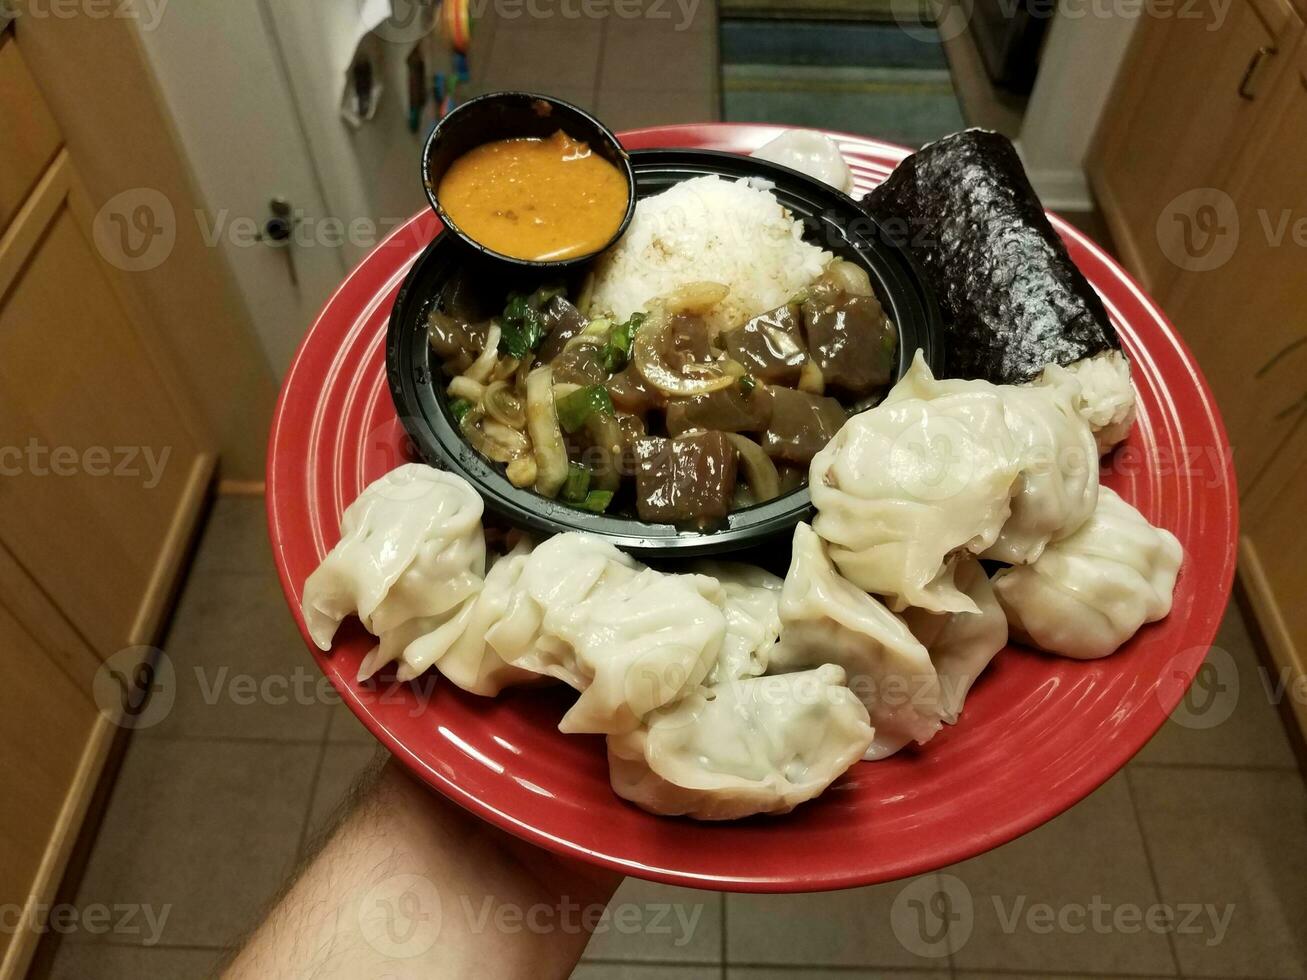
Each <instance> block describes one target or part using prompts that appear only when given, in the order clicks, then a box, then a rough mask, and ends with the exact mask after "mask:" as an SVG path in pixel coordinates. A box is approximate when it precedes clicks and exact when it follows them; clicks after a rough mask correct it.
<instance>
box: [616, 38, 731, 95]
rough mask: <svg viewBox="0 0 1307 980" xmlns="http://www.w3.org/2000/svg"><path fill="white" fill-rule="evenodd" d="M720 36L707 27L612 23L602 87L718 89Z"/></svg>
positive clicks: (642, 89)
mask: <svg viewBox="0 0 1307 980" xmlns="http://www.w3.org/2000/svg"><path fill="white" fill-rule="evenodd" d="M717 71H718V67H717V39H716V35H715V34H713V33H711V32H708V31H687V32H683V33H677V32H675V31H669V30H658V29H654V30H632V29H631V27H630V26H629V25H625V26H622V27H611V28H610V30H609V33H608V35H607V39H606V40H605V42H604V63H603V69H602V71H600V73H599V85H600V88H601V90H602V89H635V90H637V91H646V92H647V91H651V90H652V91H657V90H659V89H664V88H668V87H675V88H677V89H693V88H702V89H703V90H704V91H706V92H713V91H716V89H717Z"/></svg>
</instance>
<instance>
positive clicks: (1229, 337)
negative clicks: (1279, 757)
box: [1087, 0, 1307, 734]
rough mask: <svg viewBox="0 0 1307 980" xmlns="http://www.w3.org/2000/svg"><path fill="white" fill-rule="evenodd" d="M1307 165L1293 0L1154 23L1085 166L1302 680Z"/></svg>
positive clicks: (1283, 662)
mask: <svg viewBox="0 0 1307 980" xmlns="http://www.w3.org/2000/svg"><path fill="white" fill-rule="evenodd" d="M1206 16H1207V18H1208V19H1209V20H1210V19H1211V18H1212V16H1213V15H1212V14H1211V13H1208V14H1207V15H1206ZM1305 161H1307V41H1305V40H1304V25H1303V21H1302V18H1301V17H1300V16H1299V14H1298V13H1297V12H1296V11H1295V8H1294V7H1292V6H1291V5H1290V4H1289V2H1288V0H1248V2H1241V3H1237V4H1234V5H1232V6H1231V7H1230V9H1229V15H1228V19H1227V21H1226V23H1225V25H1224V26H1223V27H1222V28H1221V29H1220V30H1213V31H1207V30H1206V29H1205V27H1204V24H1203V20H1202V19H1201V18H1200V19H1197V20H1186V19H1184V18H1177V17H1171V18H1163V17H1145V18H1144V21H1143V23H1142V24H1141V26H1140V29H1139V34H1138V35H1137V37H1136V39H1135V42H1134V44H1133V46H1132V48H1131V52H1130V54H1129V56H1128V57H1127V59H1126V63H1125V65H1124V66H1123V68H1122V71H1121V75H1120V77H1119V79H1118V81H1117V84H1116V87H1115V89H1114V92H1113V97H1112V102H1111V104H1110V105H1109V107H1108V110H1107V114H1106V115H1105V117H1104V120H1103V123H1102V125H1101V126H1100V129H1099V132H1098V135H1097V137H1096V139H1095V144H1094V148H1093V150H1092V151H1091V153H1090V156H1089V158H1088V160H1087V165H1088V169H1089V176H1090V181H1091V183H1092V185H1093V187H1094V189H1095V192H1096V194H1097V195H1098V197H1099V204H1100V205H1101V207H1102V208H1103V211H1104V215H1105V217H1106V218H1107V221H1108V225H1109V226H1110V228H1111V230H1112V234H1113V237H1114V238H1115V240H1116V243H1117V245H1118V247H1119V250H1120V252H1121V256H1122V258H1123V260H1124V261H1125V262H1126V264H1127V265H1128V266H1130V267H1131V269H1132V271H1134V272H1135V273H1136V274H1137V275H1138V276H1139V277H1140V278H1141V279H1143V281H1144V282H1145V283H1146V285H1147V286H1148V287H1149V288H1150V290H1151V291H1152V293H1153V295H1154V297H1155V298H1156V299H1157V300H1158V301H1159V302H1160V303H1161V304H1162V306H1163V307H1164V308H1165V309H1166V311H1167V313H1168V314H1169V316H1170V318H1171V320H1172V322H1173V323H1174V324H1175V325H1176V328H1177V329H1178V330H1179V332H1180V333H1181V334H1182V335H1183V337H1184V338H1185V340H1186V341H1187V342H1188V343H1189V345H1190V347H1192V349H1193V351H1194V354H1195V356H1196V357H1197V359H1198V362H1199V364H1200V365H1201V367H1202V368H1203V372H1204V374H1205V375H1206V376H1207V380H1208V382H1209V383H1210V385H1211V387H1212V390H1213V392H1214V394H1215V395H1216V400H1217V403H1218V404H1219V406H1220V408H1221V414H1222V416H1223V417H1224V419H1225V423H1226V428H1227V430H1228V432H1229V437H1230V444H1231V447H1232V449H1233V451H1234V462H1235V468H1236V470H1237V472H1238V478H1239V489H1240V494H1241V503H1242V511H1243V525H1242V526H1243V535H1242V540H1241V547H1240V564H1239V569H1240V578H1241V581H1242V583H1243V585H1244V588H1245V590H1246V592H1247V593H1248V595H1249V599H1250V602H1251V604H1252V606H1253V608H1254V610H1255V612H1256V616H1257V620H1258V623H1259V625H1260V627H1261V630H1262V634H1263V635H1264V636H1265V637H1266V640H1267V644H1268V646H1269V647H1270V651H1271V653H1272V655H1273V657H1274V658H1275V660H1276V661H1277V662H1278V665H1279V666H1280V667H1284V668H1288V669H1289V671H1290V678H1291V682H1292V679H1293V678H1303V677H1304V670H1307V607H1305V606H1304V605H1303V596H1304V593H1305V592H1307V579H1304V577H1303V572H1302V565H1301V556H1302V554H1303V553H1304V550H1307V521H1304V519H1303V515H1304V514H1305V513H1307V421H1305V420H1307V182H1305V181H1304V176H1305V175H1307V163H1305ZM1299 683H1303V684H1307V680H1300V681H1299ZM1298 707H1299V709H1300V710H1299V715H1298V718H1299V722H1300V725H1301V727H1302V729H1303V732H1304V734H1307V707H1303V706H1302V705H1298Z"/></svg>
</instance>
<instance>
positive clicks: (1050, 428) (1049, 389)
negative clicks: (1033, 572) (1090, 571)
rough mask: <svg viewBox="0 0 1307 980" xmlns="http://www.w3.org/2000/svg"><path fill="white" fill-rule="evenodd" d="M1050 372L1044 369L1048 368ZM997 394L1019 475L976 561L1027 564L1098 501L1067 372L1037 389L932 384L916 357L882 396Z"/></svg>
mask: <svg viewBox="0 0 1307 980" xmlns="http://www.w3.org/2000/svg"><path fill="white" fill-rule="evenodd" d="M1050 370H1052V369H1050ZM963 392H979V393H991V394H994V395H997V396H998V397H999V398H1000V399H1002V402H1003V411H1004V420H1005V422H1006V423H1007V427H1008V430H1009V431H1010V432H1011V433H1012V438H1013V440H1014V442H1015V445H1016V451H1017V454H1018V457H1019V459H1020V471H1019V473H1018V476H1017V480H1016V483H1015V485H1014V486H1013V495H1012V512H1011V515H1010V516H1009V517H1008V519H1007V520H1006V521H1004V522H1003V527H1002V529H1001V530H1000V531H999V534H998V538H997V540H995V542H994V543H993V544H992V545H990V546H989V548H987V549H986V550H985V551H984V552H983V553H982V557H984V558H989V559H992V560H994V561H1002V562H1007V563H1008V564H1015V565H1024V564H1028V563H1029V562H1032V561H1034V560H1035V559H1036V558H1038V557H1039V555H1040V553H1041V552H1042V551H1043V550H1044V547H1045V546H1046V545H1047V544H1048V542H1049V541H1056V540H1059V539H1060V538H1064V537H1066V536H1067V535H1068V534H1070V533H1071V532H1073V531H1075V530H1076V528H1078V527H1080V525H1081V524H1083V523H1084V522H1085V521H1086V520H1088V519H1089V515H1090V514H1092V513H1093V512H1094V505H1095V504H1096V503H1097V502H1098V455H1099V454H1098V448H1097V446H1096V445H1095V443H1094V434H1093V431H1092V430H1091V429H1090V427H1089V423H1088V422H1086V421H1085V420H1084V419H1083V418H1082V417H1081V416H1080V414H1079V412H1078V411H1077V409H1076V405H1077V401H1078V399H1079V397H1080V385H1079V383H1078V382H1077V381H1076V380H1075V378H1074V377H1072V376H1071V375H1070V374H1068V373H1067V372H1065V371H1063V372H1062V373H1061V374H1057V373H1056V372H1054V373H1051V374H1049V375H1048V380H1047V381H1046V382H1045V383H1043V384H1040V385H994V384H990V383H989V382H988V381H962V380H957V379H953V378H946V379H940V380H936V379H935V378H934V377H933V376H932V375H931V372H930V368H929V367H927V366H926V362H925V360H924V359H923V358H922V356H921V353H920V352H918V353H917V357H916V358H915V359H914V361H913V364H912V368H911V370H909V371H908V373H907V374H906V375H905V376H904V377H903V379H902V380H901V381H900V382H899V384H897V385H895V387H894V390H893V391H891V392H890V394H889V395H888V396H887V397H886V399H885V401H886V403H892V402H895V401H901V400H903V399H906V398H922V399H927V400H929V399H933V398H939V397H940V396H942V395H946V394H949V393H954V394H957V393H963Z"/></svg>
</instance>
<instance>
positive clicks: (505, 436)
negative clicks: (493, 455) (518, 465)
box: [481, 418, 531, 462]
mask: <svg viewBox="0 0 1307 980" xmlns="http://www.w3.org/2000/svg"><path fill="white" fill-rule="evenodd" d="M481 428H482V430H483V431H484V432H485V434H486V437H487V438H488V439H490V440H491V441H492V442H495V443H497V444H498V445H499V446H500V447H502V448H503V450H504V451H505V452H507V453H508V454H509V455H510V458H512V459H519V458H521V457H523V456H526V455H528V454H529V453H530V452H531V440H529V439H528V438H527V437H526V433H525V432H521V431H519V430H517V429H514V428H512V427H511V426H507V425H504V424H503V423H502V422H496V421H495V420H494V419H491V418H487V419H484V420H483V421H482V422H481ZM504 462H507V461H506V460H505V461H504Z"/></svg>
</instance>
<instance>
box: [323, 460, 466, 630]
mask: <svg viewBox="0 0 1307 980" xmlns="http://www.w3.org/2000/svg"><path fill="white" fill-rule="evenodd" d="M481 513H482V503H481V497H480V496H479V495H478V494H477V492H476V491H475V490H473V489H472V487H471V485H470V484H469V483H468V482H467V481H466V480H464V479H463V478H462V477H459V476H455V475H454V474H452V473H446V472H444V471H442V470H437V469H434V468H432V467H430V466H424V465H422V464H420V463H409V464H407V465H404V466H401V467H399V468H398V469H396V470H394V471H392V472H390V473H387V474H386V475H385V476H383V477H381V478H380V479H379V480H376V481H375V482H373V483H372V484H370V485H369V486H368V487H367V488H366V489H365V490H364V491H363V492H362V493H361V494H359V496H358V499H357V500H355V501H354V502H353V503H352V504H350V505H349V507H348V508H346V510H345V514H344V516H343V517H342V518H341V522H340V541H339V542H338V543H337V544H336V546H335V547H334V548H332V549H331V551H330V553H328V555H327V556H326V558H324V559H323V561H322V564H321V565H319V566H318V568H317V569H316V570H315V571H314V572H313V574H312V575H310V576H309V577H308V580H307V581H306V582H305V583H304V596H303V600H302V610H303V613H304V620H305V622H306V623H307V625H308V629H309V635H310V636H312V637H313V641H314V642H315V643H316V644H317V645H318V647H319V648H320V649H322V650H330V649H331V640H332V637H333V636H334V635H335V633H336V630H337V629H338V628H339V626H340V624H341V622H342V621H343V620H344V619H345V617H346V616H349V615H357V616H358V618H359V620H360V621H361V622H362V623H363V626H364V628H366V629H367V630H368V632H369V633H372V634H373V635H374V636H378V637H383V638H384V637H385V636H386V634H387V633H389V632H390V631H392V630H399V631H400V633H399V634H396V637H400V638H403V639H406V640H407V641H409V642H411V641H412V639H415V638H416V637H417V636H420V635H424V634H426V633H430V632H432V631H434V630H435V629H437V628H438V627H439V626H440V625H442V624H443V623H445V622H447V621H449V620H451V619H453V618H454V617H455V616H456V615H457V614H458V613H459V612H461V611H462V608H463V606H464V604H465V603H466V601H467V600H468V599H469V598H471V597H472V596H475V595H476V593H477V592H478V591H480V589H481V582H482V578H483V576H484V573H485V562H486V545H485V536H484V534H483V532H482V529H481ZM415 621H425V623H424V624H423V625H421V626H419V625H417V624H416V623H415ZM396 637H392V638H391V643H389V644H388V646H392V647H399V646H400V644H399V643H397V642H395V640H396ZM451 639H452V638H451ZM403 646H407V642H406V643H404V644H403Z"/></svg>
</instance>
